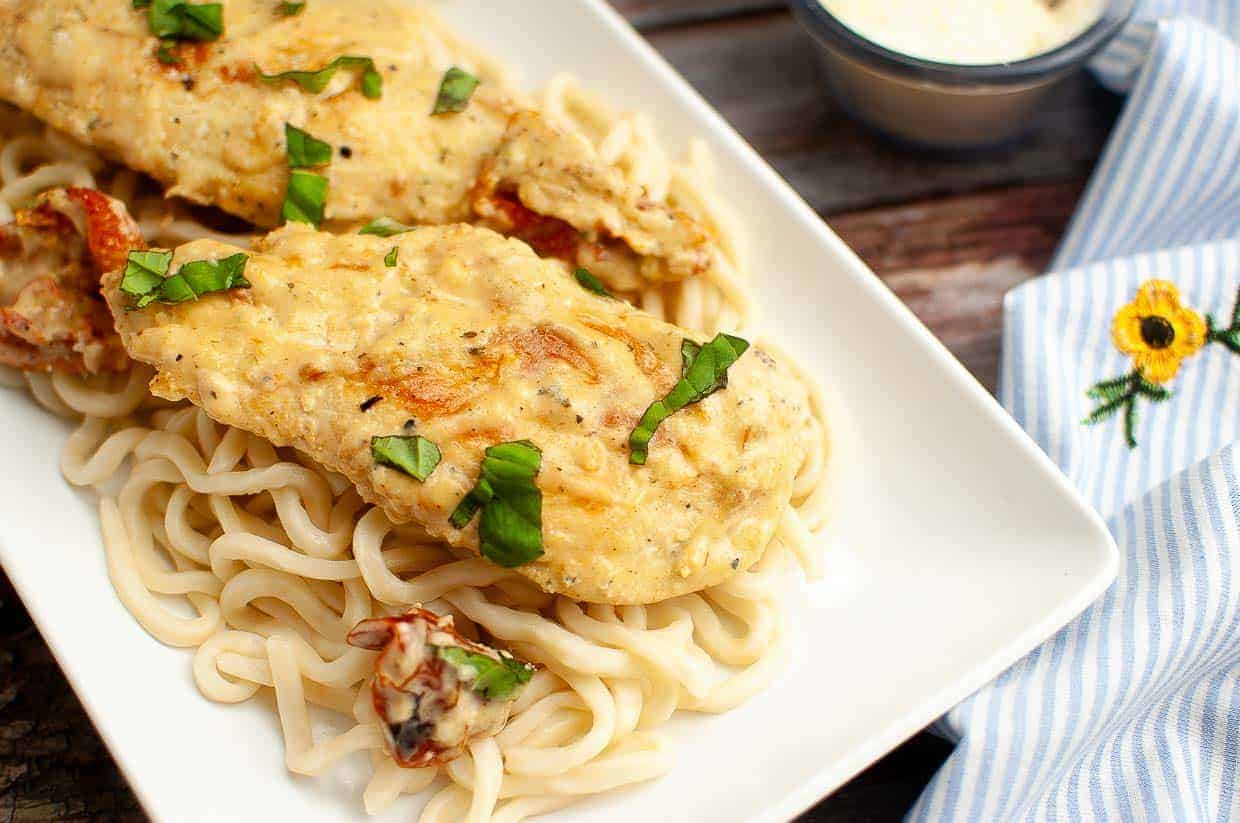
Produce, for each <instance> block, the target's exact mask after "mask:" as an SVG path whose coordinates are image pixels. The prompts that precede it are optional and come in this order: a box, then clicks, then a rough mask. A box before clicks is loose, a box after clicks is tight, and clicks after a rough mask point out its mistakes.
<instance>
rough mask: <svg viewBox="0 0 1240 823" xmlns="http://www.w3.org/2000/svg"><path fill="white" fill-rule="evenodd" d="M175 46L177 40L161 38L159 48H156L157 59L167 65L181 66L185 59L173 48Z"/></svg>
mask: <svg viewBox="0 0 1240 823" xmlns="http://www.w3.org/2000/svg"><path fill="white" fill-rule="evenodd" d="M174 46H176V41H175V40H160V41H159V48H158V49H156V50H155V59H156V60H158V61H159V62H160V63H163V64H164V65H165V66H179V65H181V64H182V63H184V62H185V60H184V59H182V58H181V56H180V55H179V54H177V53H176V52H174V51H173V50H172V49H173V47H174Z"/></svg>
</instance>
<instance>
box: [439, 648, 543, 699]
mask: <svg viewBox="0 0 1240 823" xmlns="http://www.w3.org/2000/svg"><path fill="white" fill-rule="evenodd" d="M437 653H438V654H439V656H440V657H441V658H443V659H444V660H446V661H447V662H449V663H451V664H452V665H453V666H455V667H456V669H457V671H458V672H459V673H460V675H461V679H462V680H467V681H468V682H469V687H470V688H471V689H473V690H474V691H476V692H478V693H479V694H481V695H482V696H483V697H485V698H486V699H487V700H507V699H509V698H511V697H515V696H516V692H517V690H518V689H520V688H521V687H522V686H524V685H525V684H526V683H528V682H529V681H530V678H531V677H532V676H533V675H534V667H533V666H531V665H530V664H529V663H525V662H522V661H520V660H518V659H517V658H515V657H509V656H507V655H503V654H501V655H500V659H499V660H496V659H495V658H493V657H489V656H487V655H485V654H478V653H477V652H471V651H469V650H468V649H462V648H461V647H460V646H439V647H438V648H437ZM468 671H472V672H473V677H472V678H466V677H464V675H465V674H466V673H467V672H468Z"/></svg>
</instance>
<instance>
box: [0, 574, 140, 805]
mask: <svg viewBox="0 0 1240 823" xmlns="http://www.w3.org/2000/svg"><path fill="white" fill-rule="evenodd" d="M0 819H3V820H5V821H9V822H10V823H44V822H45V821H58V823H60V822H62V821H118V823H130V821H133V823H137V821H142V820H145V819H146V818H145V816H144V815H143V814H142V811H141V810H140V809H139V807H138V803H137V800H135V799H134V796H133V793H132V792H131V791H130V790H129V787H128V785H126V783H125V780H124V778H122V777H121V775H120V772H119V771H118V770H117V768H116V766H115V765H114V764H113V762H112V758H111V757H110V756H109V755H108V752H107V750H106V749H105V748H104V746H103V742H102V741H101V740H100V739H99V734H98V733H97V732H96V731H95V729H94V727H93V726H91V724H90V721H89V720H88V719H87V717H86V713H85V712H84V711H83V710H82V706H81V704H80V703H79V702H78V700H77V698H76V697H75V696H74V694H73V692H72V690H71V689H70V688H69V684H68V683H67V682H66V681H65V678H64V675H63V674H61V671H60V668H59V667H58V666H57V665H56V661H55V660H53V659H52V655H51V652H49V651H48V648H47V646H46V645H45V644H44V643H43V640H42V638H40V637H39V635H38V634H37V633H36V632H35V630H34V627H33V626H31V624H30V619H29V617H28V616H27V615H26V612H25V609H23V608H22V606H21V603H20V602H19V601H18V600H17V597H16V595H15V594H14V593H13V590H12V588H10V586H9V581H8V579H7V578H5V577H4V575H3V574H2V573H0Z"/></svg>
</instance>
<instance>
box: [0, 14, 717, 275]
mask: <svg viewBox="0 0 1240 823" xmlns="http://www.w3.org/2000/svg"><path fill="white" fill-rule="evenodd" d="M276 5H277V4H276V3H274V2H273V0H230V2H228V3H227V4H226V5H225V20H224V25H225V31H224V35H223V36H222V37H221V38H220V39H218V40H216V41H212V42H208V43H186V44H180V45H177V46H174V47H172V58H173V59H175V60H177V61H179V62H177V63H176V64H175V65H169V64H167V63H162V62H160V60H159V59H158V58H157V52H158V50H159V41H158V40H157V39H156V38H155V37H153V36H152V35H151V34H150V32H149V29H148V24H147V10H146V9H134V8H133V4H132V3H131V2H130V0H10V2H7V3H0V99H4V100H8V101H10V102H12V103H15V104H16V105H18V106H21V107H22V108H24V109H26V110H28V111H30V112H31V113H33V114H35V115H36V116H38V117H39V118H41V119H43V120H45V121H46V122H48V123H50V124H51V125H53V126H54V127H56V128H58V129H61V130H63V131H65V132H67V133H69V134H70V135H72V136H73V137H75V138H76V139H78V140H80V141H82V142H84V143H86V144H88V145H91V146H93V147H95V148H97V149H99V150H100V151H102V152H103V153H105V154H106V155H108V156H109V157H111V158H113V159H115V160H118V161H119V162H122V163H124V164H125V165H128V166H130V167H132V168H134V169H137V170H139V171H142V172H144V173H146V174H149V175H151V176H152V177H154V178H155V179H157V180H158V181H160V182H161V183H163V184H165V185H166V186H168V190H169V193H170V194H173V195H178V196H180V197H184V198H186V199H188V200H192V201H194V202H196V203H200V204H204V205H211V206H216V207H219V208H221V209H223V210H224V211H227V212H229V213H231V214H234V215H237V216H239V217H242V218H244V219H246V220H248V221H250V222H252V223H254V224H256V225H258V226H261V227H272V226H276V225H278V224H279V223H280V220H281V218H280V210H281V205H282V203H283V200H284V193H285V188H286V184H287V181H288V162H287V157H286V145H285V137H284V127H285V124H286V123H291V124H293V125H295V126H297V127H299V128H301V129H304V130H306V131H308V132H309V133H310V134H312V135H314V136H315V137H317V138H318V139H320V140H324V141H326V142H327V143H329V144H330V145H331V146H332V147H333V149H334V155H333V158H332V162H331V164H330V165H329V166H327V167H325V168H323V169H321V170H320V171H321V173H322V174H323V175H325V176H326V177H327V179H328V184H329V188H328V195H327V202H326V217H327V219H328V220H329V221H333V222H334V223H335V224H337V225H359V224H361V223H364V222H367V221H369V220H371V219H373V218H376V217H380V216H386V217H390V218H392V219H395V220H398V221H400V222H402V223H429V224H443V223H451V222H459V221H471V220H473V219H475V217H476V215H475V214H474V211H473V209H474V207H475V206H476V205H482V206H484V207H485V206H486V201H484V200H477V201H476V202H471V197H470V194H471V190H473V189H474V187H475V184H476V182H477V181H478V178H479V174H480V173H481V172H482V170H483V166H484V164H486V165H487V167H488V168H490V169H491V170H492V172H494V173H496V174H498V177H496V178H495V182H496V183H500V182H502V183H504V184H505V185H508V184H512V185H515V187H516V188H515V190H516V191H517V192H518V193H519V194H520V197H521V199H522V200H525V201H526V206H527V207H528V208H530V209H533V210H534V211H535V212H540V213H544V214H545V215H546V216H548V219H549V220H554V221H555V223H554V224H548V225H556V226H559V227H562V228H568V233H567V234H563V233H561V237H562V239H563V240H564V241H567V242H569V243H571V244H572V245H574V246H575V245H577V244H578V242H579V241H578V237H577V235H578V233H582V232H584V233H585V234H586V235H587V237H588V238H593V236H594V235H596V234H598V232H600V231H603V232H605V233H606V234H607V235H608V236H609V237H610V238H612V243H613V245H615V246H616V249H615V254H614V255H613V256H615V257H619V258H625V259H627V261H628V262H626V263H625V268H624V271H626V272H627V273H626V274H625V275H624V278H620V277H619V275H616V276H614V277H613V276H612V274H611V270H612V269H614V268H617V266H619V263H613V264H612V265H610V266H609V265H607V262H608V261H607V259H606V258H602V259H600V260H599V267H600V269H601V271H600V274H599V276H600V277H603V278H604V279H605V280H607V281H608V282H609V283H611V284H612V285H613V286H614V287H617V288H635V287H636V286H637V285H640V284H641V282H642V281H641V280H635V278H636V277H637V276H638V275H642V276H646V277H647V279H650V280H674V279H681V278H684V277H687V276H690V275H692V274H695V273H697V272H699V271H701V269H702V266H701V265H700V264H701V263H702V261H703V260H704V259H706V260H708V259H709V247H711V246H712V244H713V240H711V239H710V238H709V237H708V236H707V233H706V231H705V230H704V229H703V228H702V227H701V226H700V225H698V224H697V223H695V222H693V221H692V220H689V219H688V218H687V217H685V216H684V215H681V214H679V213H677V212H675V211H674V210H672V209H670V208H667V207H666V206H664V205H662V204H654V203H650V202H648V201H647V200H646V198H645V195H644V193H643V192H641V191H640V189H636V188H634V187H632V186H630V185H628V184H627V183H626V182H625V180H624V178H623V176H622V175H621V174H620V172H619V171H618V170H617V169H615V168H612V167H610V166H608V165H606V164H604V163H602V162H601V161H600V160H599V158H598V157H597V156H596V155H595V153H594V151H593V149H592V147H591V146H590V145H589V143H588V142H587V141H585V140H584V139H582V138H580V137H576V136H573V135H569V134H567V133H564V132H562V131H560V130H558V129H555V128H552V127H551V126H550V125H548V124H545V123H543V124H538V121H537V116H532V117H533V120H532V121H530V120H529V118H526V119H518V120H517V121H515V122H514V126H513V127H512V128H510V127H509V121H510V119H512V118H513V116H514V115H517V114H518V113H520V112H522V111H523V110H526V109H529V108H531V107H532V106H533V102H532V101H531V100H530V99H528V98H527V97H526V96H524V95H522V94H521V93H519V92H517V91H515V90H513V89H512V88H510V87H509V86H507V85H506V84H505V82H504V79H503V77H502V76H501V74H500V73H498V72H497V71H495V70H493V69H491V68H490V67H489V64H488V61H487V60H486V59H485V58H484V57H483V56H481V55H480V54H479V53H478V52H476V51H475V50H473V49H471V48H470V47H469V46H467V45H466V44H464V43H463V42H461V41H460V40H458V39H457V38H456V37H455V35H453V34H452V33H451V31H450V30H448V29H447V27H446V26H445V25H444V24H443V23H442V22H441V21H440V20H439V19H438V17H436V16H435V15H434V14H433V12H431V11H429V10H427V9H425V8H420V7H418V6H417V5H416V4H414V3H410V2H405V0H367V2H365V3H356V2H349V1H348V0H316V2H313V3H309V4H307V5H306V7H305V8H304V10H303V11H302V12H301V13H299V14H297V15H295V16H292V17H284V16H280V15H278V14H276V13H275V12H274V8H275V6H276ZM342 55H353V56H362V57H369V58H372V59H373V60H374V61H375V64H376V67H377V69H378V71H379V72H380V74H381V75H382V80H383V86H382V97H381V98H380V99H378V100H372V99H368V98H367V97H365V96H364V95H363V94H362V93H361V90H360V82H359V78H358V76H357V70H356V69H341V70H339V71H338V72H337V74H336V76H335V78H334V79H333V80H332V81H331V83H330V84H329V85H328V87H327V88H326V89H325V90H324V91H322V92H321V93H318V94H313V93H310V92H307V91H304V90H303V89H302V88H300V87H299V86H298V85H297V84H295V83H293V82H291V81H280V82H265V81H264V80H262V79H261V78H260V76H259V72H260V71H261V72H264V73H267V74H276V73H279V72H284V71H289V70H316V69H319V68H322V67H324V66H326V65H328V64H329V63H331V62H332V61H333V60H334V59H335V58H337V57H340V56H342ZM453 64H456V65H460V66H464V67H466V68H468V69H469V70H471V71H473V72H475V73H476V74H477V75H478V76H479V77H480V78H481V81H482V82H481V84H480V85H479V86H478V88H477V89H476V90H475V91H474V93H473V95H472V97H471V98H470V100H469V104H468V106H467V107H466V108H465V110H464V111H462V112H459V113H454V114H446V115H439V116H435V115H432V113H431V112H432V109H433V107H434V104H435V98H436V96H437V93H438V89H439V85H440V82H441V80H442V79H443V75H444V71H445V70H446V69H447V68H448V67H449V66H451V65H453ZM527 121H529V122H527ZM509 144H511V145H509ZM497 153H498V154H497ZM535 153H537V154H538V155H539V156H544V157H549V158H553V159H555V158H563V160H559V159H557V160H556V162H555V163H554V164H553V165H542V166H531V165H529V164H528V163H526V162H525V161H529V160H531V159H532V158H533V156H534V154H535ZM491 158H494V159H491ZM523 164H524V165H523ZM527 178H528V179H527ZM576 187H580V188H581V190H580V192H579V193H578V194H576V195H575V196H574V198H573V199H572V200H571V201H565V203H561V204H553V203H551V202H550V201H549V200H548V199H547V196H546V195H547V194H548V193H550V192H551V191H553V190H554V191H557V192H558V191H565V190H568V191H573V190H574V189H575V188H576ZM483 188H484V190H487V191H489V190H490V189H491V188H493V186H492V185H491V183H487V184H486V185H485V186H484V187H483ZM492 211H493V210H492ZM493 218H494V214H493V213H488V214H484V215H481V217H480V219H485V220H487V221H488V222H491V223H494V222H495V221H494V220H493ZM561 218H562V220H561ZM496 227H499V226H496ZM527 239H529V238H527ZM590 243H594V241H593V240H592V239H591V241H590ZM625 243H628V244H630V245H632V249H633V250H629V249H627V248H624V249H621V248H620V247H621V246H623V244H625ZM534 245H535V246H536V247H538V245H539V244H538V243H534ZM561 245H563V242H561ZM596 245H597V244H596ZM588 248H589V244H585V245H582V250H583V252H584V251H586V250H588ZM635 254H636V255H637V259H636V260H633V259H631V258H633V257H634V255H635ZM552 256H564V255H556V254H555V253H554V252H552ZM652 256H653V257H652ZM579 257H580V256H579ZM586 259H587V258H585V257H581V258H580V260H578V262H581V263H583V264H584V261H585V260H586ZM643 272H644V275H643Z"/></svg>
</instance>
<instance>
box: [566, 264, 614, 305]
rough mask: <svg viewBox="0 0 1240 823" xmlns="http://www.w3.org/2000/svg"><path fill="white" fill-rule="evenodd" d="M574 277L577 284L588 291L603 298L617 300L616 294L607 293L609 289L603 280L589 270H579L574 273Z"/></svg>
mask: <svg viewBox="0 0 1240 823" xmlns="http://www.w3.org/2000/svg"><path fill="white" fill-rule="evenodd" d="M573 277H576V278H577V282H578V283H580V284H581V287H582V288H583V289H585V290H586V291H592V292H594V293H595V294H597V295H599V296H601V297H610V298H611V299H612V300H615V299H616V296H615V295H614V294H612V293H611V292H609V291H607V287H606V286H604V285H603V281H602V280H599V279H598V278H597V277H595V276H594V275H592V274H590V270H589V269H577V271H575V272H573Z"/></svg>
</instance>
